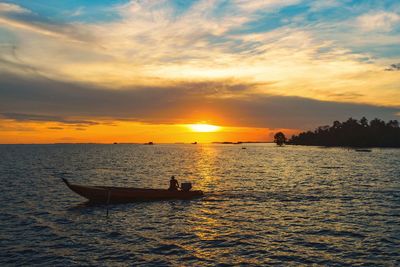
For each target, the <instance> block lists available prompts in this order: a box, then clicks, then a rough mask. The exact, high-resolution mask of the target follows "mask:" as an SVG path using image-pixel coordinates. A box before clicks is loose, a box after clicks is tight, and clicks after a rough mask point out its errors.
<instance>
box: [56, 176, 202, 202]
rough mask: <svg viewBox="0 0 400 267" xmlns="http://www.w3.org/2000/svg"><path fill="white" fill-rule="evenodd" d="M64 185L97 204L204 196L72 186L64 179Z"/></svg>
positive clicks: (186, 193)
mask: <svg viewBox="0 0 400 267" xmlns="http://www.w3.org/2000/svg"><path fill="white" fill-rule="evenodd" d="M62 180H63V181H64V183H65V184H66V185H67V186H68V187H69V189H71V190H72V191H74V192H75V193H77V194H78V195H80V196H82V197H84V198H86V199H88V200H89V201H90V202H95V203H127V202H134V201H143V200H167V199H192V198H196V197H201V196H203V191H201V190H194V191H182V190H178V191H170V190H168V189H148V188H133V187H113V186H85V185H78V184H71V183H70V182H69V181H68V180H67V179H65V178H62Z"/></svg>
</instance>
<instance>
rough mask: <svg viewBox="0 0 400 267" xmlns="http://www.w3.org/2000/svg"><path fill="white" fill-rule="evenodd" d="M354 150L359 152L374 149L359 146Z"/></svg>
mask: <svg viewBox="0 0 400 267" xmlns="http://www.w3.org/2000/svg"><path fill="white" fill-rule="evenodd" d="M354 150H355V151H357V152H372V149H367V148H357V149H354Z"/></svg>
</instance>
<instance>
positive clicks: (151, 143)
mask: <svg viewBox="0 0 400 267" xmlns="http://www.w3.org/2000/svg"><path fill="white" fill-rule="evenodd" d="M144 145H154V143H153V142H148V143H144Z"/></svg>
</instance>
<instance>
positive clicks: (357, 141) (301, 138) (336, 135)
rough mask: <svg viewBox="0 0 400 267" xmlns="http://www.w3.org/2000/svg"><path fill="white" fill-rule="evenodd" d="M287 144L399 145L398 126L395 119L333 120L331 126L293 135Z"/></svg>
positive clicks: (338, 145) (341, 145) (399, 128)
mask: <svg viewBox="0 0 400 267" xmlns="http://www.w3.org/2000/svg"><path fill="white" fill-rule="evenodd" d="M287 144H289V145H306V146H330V147H332V146H337V147H396V148H397V147H400V127H399V122H398V121H397V120H390V121H388V122H385V121H383V120H381V119H373V120H371V121H370V122H368V120H367V119H366V118H365V117H363V118H362V119H360V120H356V119H353V118H349V119H348V120H347V121H344V122H339V121H334V122H333V125H332V126H329V125H326V126H320V127H318V128H316V129H315V130H314V131H306V132H302V133H300V134H298V135H293V136H292V138H290V139H289V140H288V141H287Z"/></svg>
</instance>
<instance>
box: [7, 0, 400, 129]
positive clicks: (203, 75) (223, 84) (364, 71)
mask: <svg viewBox="0 0 400 267" xmlns="http://www.w3.org/2000/svg"><path fill="white" fill-rule="evenodd" d="M299 3H300V1H277V0H273V1H244V0H238V1H229V3H228V2H227V3H225V4H224V5H222V4H220V3H217V1H209V0H203V1H196V2H195V3H194V4H193V5H191V6H190V7H189V8H187V9H186V10H185V11H184V12H176V10H175V9H174V8H173V6H172V5H170V2H169V1H129V2H128V3H126V4H122V5H118V6H113V7H110V11H112V12H117V13H118V15H119V19H118V20H111V21H109V20H107V21H99V20H98V21H96V23H90V22H85V23H83V22H79V21H74V20H69V21H68V19H65V20H60V21H62V22H60V21H56V20H50V19H46V18H45V17H44V16H40V15H39V14H34V13H33V12H26V11H24V12H20V14H16V13H18V12H14V14H11V13H12V12H5V13H1V14H0V19H2V20H3V21H2V22H4V23H3V24H2V25H1V27H2V28H4V29H7V32H8V33H11V36H12V38H10V40H8V41H7V42H5V43H6V44H7V47H6V46H1V47H0V68H1V70H3V72H2V73H0V76H2V77H1V79H2V80H1V81H2V82H3V83H2V85H1V86H0V94H1V95H0V98H1V105H0V111H3V112H8V113H20V114H39V115H46V116H52V115H53V114H55V115H56V116H59V117H60V118H61V119H64V118H67V119H68V118H70V117H79V118H85V117H88V118H107V117H111V118H116V119H130V120H138V121H142V120H143V121H146V122H162V123H173V122H182V121H187V120H190V119H193V118H198V117H201V116H200V115H201V113H202V112H203V113H207V112H208V113H209V116H210V117H213V118H214V117H218V116H221V117H223V118H224V119H225V120H226V121H231V122H232V123H242V124H243V123H244V124H245V123H246V121H248V122H250V121H251V120H252V118H251V116H250V117H249V116H247V117H246V119H243V120H242V121H239V119H236V120H234V119H233V118H232V116H231V115H230V114H232V112H234V111H235V107H234V106H233V104H232V103H236V104H238V105H239V106H240V105H242V104H243V103H248V104H247V106H246V107H245V108H248V109H249V114H250V113H251V114H253V113H252V112H250V111H251V110H254V108H252V107H251V103H250V100H249V101H247V100H246V99H251V100H254V101H255V102H257V101H258V100H259V99H264V101H265V103H264V104H265V105H272V104H271V103H270V101H272V99H273V98H271V97H272V96H274V97H275V96H276V97H278V96H279V98H277V99H274V100H276V101H278V100H280V101H283V100H284V99H288V98H290V97H294V99H295V100H296V101H297V102H301V103H304V101H300V100H302V99H310V98H313V99H314V100H313V101H315V102H312V104H316V103H325V102H321V101H327V103H331V102H332V103H336V104H338V102H340V101H342V102H350V101H351V102H358V103H360V105H361V106H357V105H355V106H357V107H359V108H361V107H366V110H375V109H374V107H376V105H392V106H398V105H400V102H399V101H400V100H399V99H400V95H399V92H398V90H396V89H397V88H398V86H397V85H398V84H399V82H400V77H398V76H397V77H395V75H390V73H388V72H385V71H383V69H384V67H383V66H386V65H387V62H385V63H384V64H383V63H379V62H378V61H377V60H376V59H373V60H368V62H366V61H365V60H364V59H365V58H372V56H371V55H370V54H369V53H368V51H367V52H366V51H362V52H360V51H358V50H357V52H355V51H352V50H351V49H350V48H348V47H346V46H350V45H353V44H357V42H358V41H359V40H361V41H363V40H373V41H374V42H377V41H379V42H381V43H379V47H382V46H384V45H386V44H387V42H388V41H387V40H388V39H387V37H388V36H385V38H371V36H369V35H368V36H367V34H368V33H369V32H366V33H364V34H366V35H365V36H361V37H362V38H360V34H359V33H358V32H355V29H353V28H355V27H353V28H352V27H349V26H348V25H346V27H347V28H346V29H345V30H347V33H348V36H347V37H346V38H344V39H343V40H337V41H335V40H332V39H334V38H335V37H336V36H337V35H338V34H339V32H340V31H341V30H342V28H340V27H339V26H340V25H341V26H342V27H344V26H343V25H342V24H340V23H336V22H334V23H331V21H329V20H328V21H326V22H325V21H321V20H318V18H319V17H318V16H315V18H316V20H315V21H307V20H305V21H304V22H302V23H303V25H298V24H296V23H288V24H284V25H280V26H278V27H276V28H272V29H271V28H268V29H265V28H260V29H257V30H256V31H246V30H243V29H244V28H246V27H245V26H247V25H248V24H249V23H252V22H254V21H258V20H260V21H261V22H263V21H264V20H266V19H271V18H272V19H277V20H279V18H278V17H274V16H277V14H278V13H279V12H278V11H281V10H282V12H283V13H279V15H280V16H282V17H290V16H291V15H290V14H289V15H288V16H286V13H285V11H284V9H283V8H285V7H290V6H292V5H297V4H299ZM307 3H309V2H307ZM314 3H315V4H314V7H315V6H316V8H319V9H321V10H322V9H324V8H325V7H327V5H328V6H335V5H336V4H337V1H329V2H322V1H320V2H314ZM317 3H319V4H317ZM306 6H307V5H306ZM82 8H83V7H82ZM8 9H10V8H8ZM11 9H12V8H11ZM13 9H15V10H18V9H24V8H23V7H18V6H15V5H14V6H13ZM288 9H290V8H288ZM294 9H296V10H297V9H298V6H297V8H296V7H295V8H294ZM306 9H307V8H306ZM73 10H76V9H73ZM84 10H85V12H86V11H88V12H89V9H88V8H86V7H85V9H84ZM290 10H291V11H290V12H293V10H292V9H290ZM271 12H272V13H271ZM306 12H309V11H308V10H307V11H306ZM389 13H390V12H389ZM366 14H367V15H374V14H378V13H370V12H369V13H366ZM303 15H304V18H305V19H306V18H307V15H309V14H303ZM323 15H324V14H319V16H323ZM385 16H386V17H385ZM385 16H383V17H384V18H383V21H384V22H383V25H384V27H383V28H385V27H387V24H390V25H391V26H389V28H390V27H394V26H393V25H394V23H395V21H394V20H393V17H392V15H385ZM69 17H70V16H69ZM354 19H355V18H354V16H353V17H351V18H350V19H349V20H351V21H352V22H353V24H354ZM381 20H382V19H376V20H374V21H375V22H376V23H375V24H377V25H378V24H379V23H381V22H380V21H381ZM267 21H269V20H267ZM385 21H389V22H385ZM364 22H365V23H367V22H368V20H366V17H365V18H362V17H360V23H361V25H364V24H365V23H364ZM363 23H364V24H363ZM267 24H268V23H267ZM339 24H340V25H339ZM381 24H382V23H381ZM338 25H339V26H338ZM365 25H367V24H365ZM365 25H364V26H365ZM385 25H386V26H385ZM366 27H369V26H368V25H367V26H366ZM325 30H327V31H326V32H327V35H323V32H325ZM357 31H359V29H357ZM349 36H350V37H349ZM380 37H381V36H380ZM349 38H350V39H349ZM390 38H391V39H390V40H391V43H396V44H397V43H398V37H397V36H396V35H394V34H393V36H391V37H390ZM361 41H360V42H361ZM10 47H11V48H12V49H10ZM357 49H358V47H357ZM354 50H355V49H354ZM360 50H361V49H360ZM377 62H378V63H377ZM390 62H393V61H390ZM13 79H16V80H13ZM17 92H19V95H18V94H17ZM22 96H27V97H26V98H27V99H23V98H22ZM296 97H297V98H296ZM28 98H29V99H28ZM89 99H90V100H91V101H89ZM239 100H240V101H239ZM12 101H15V105H14V106H13V105H12V104H13V102H12ZM235 101H239V102H235ZM296 101H294V100H293V102H291V103H294V102H296ZM310 101H311V99H310ZM363 103H370V104H371V105H364V104H363ZM218 104H220V105H221V106H218ZM284 104H285V105H286V104H287V102H285V103H284ZM285 105H283V106H285ZM310 105H311V104H310ZM345 105H350V106H351V105H352V104H345ZM261 106H262V104H259V107H260V108H259V109H261ZM350 106H348V107H350ZM190 107H193V109H190ZM289 107H290V106H289ZM346 107H347V106H346ZM318 108H319V109H321V107H319V106H318ZM161 110H162V111H163V112H164V113H165V115H164V113H162V112H160V111H161ZM363 110H364V109H363ZM386 110H387V112H388V113H385V112H384V111H386ZM390 110H391V109H382V110H381V109H377V110H376V111H377V112H379V114H385V116H389V114H390V112H389V111H390ZM211 111H215V112H216V114H218V115H214V116H213V115H212V114H210V113H211ZM263 112H264V111H263ZM269 112H270V113H271V114H275V113H273V112H272V111H269ZM243 113H244V114H247V113H246V112H243ZM235 114H236V113H235ZM346 114H349V113H346ZM184 115H186V116H184ZM339 115H340V114H339ZM339 115H338V116H339ZM174 116H175V117H174ZM237 116H239V117H240V115H239V114H237ZM315 116H316V115H315ZM349 116H351V114H349ZM264 117H265V115H264ZM60 118H59V119H60ZM254 118H257V116H254ZM277 118H279V116H277ZM268 119H270V120H273V118H270V117H268ZM304 120H305V119H304ZM304 120H303V119H301V120H299V121H302V122H304ZM221 121H222V120H221ZM255 121H257V123H260V125H261V124H262V125H265V124H264V123H261V122H262V120H261V119H259V120H258V119H255ZM254 123H255V122H254ZM255 124H256V123H255Z"/></svg>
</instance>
